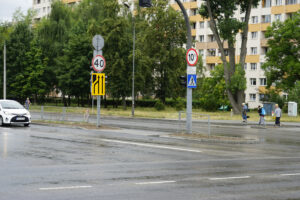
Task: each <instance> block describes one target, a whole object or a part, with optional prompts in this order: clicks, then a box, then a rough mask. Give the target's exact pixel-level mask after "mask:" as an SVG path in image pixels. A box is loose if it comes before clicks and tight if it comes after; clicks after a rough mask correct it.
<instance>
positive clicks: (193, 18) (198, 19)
mask: <svg viewBox="0 0 300 200" xmlns="http://www.w3.org/2000/svg"><path fill="white" fill-rule="evenodd" d="M190 21H191V22H203V21H205V19H204V18H203V17H202V16H201V15H193V16H190Z"/></svg>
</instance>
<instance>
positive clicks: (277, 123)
mask: <svg viewBox="0 0 300 200" xmlns="http://www.w3.org/2000/svg"><path fill="white" fill-rule="evenodd" d="M280 117H281V109H280V108H279V106H278V104H276V105H275V126H280Z"/></svg>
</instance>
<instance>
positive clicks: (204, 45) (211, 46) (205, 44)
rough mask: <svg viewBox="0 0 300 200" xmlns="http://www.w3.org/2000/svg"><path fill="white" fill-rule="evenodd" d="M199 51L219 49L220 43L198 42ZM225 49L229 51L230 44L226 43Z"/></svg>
mask: <svg viewBox="0 0 300 200" xmlns="http://www.w3.org/2000/svg"><path fill="white" fill-rule="evenodd" d="M196 48H197V49H218V48H219V46H218V43H217V42H197V43H196ZM224 48H225V49H228V42H227V41H225V42H224Z"/></svg>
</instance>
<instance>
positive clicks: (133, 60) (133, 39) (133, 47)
mask: <svg viewBox="0 0 300 200" xmlns="http://www.w3.org/2000/svg"><path fill="white" fill-rule="evenodd" d="M123 5H124V6H126V7H127V8H128V9H129V10H130V5H129V4H128V3H127V2H125V3H123ZM132 27H133V30H132V32H133V34H132V35H133V36H132V90H131V96H132V103H131V116H132V117H134V104H135V95H134V71H135V16H134V1H133V2H132Z"/></svg>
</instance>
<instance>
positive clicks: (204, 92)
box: [193, 65, 230, 110]
mask: <svg viewBox="0 0 300 200" xmlns="http://www.w3.org/2000/svg"><path fill="white" fill-rule="evenodd" d="M198 85H199V87H198V88H197V89H196V90H195V93H194V95H193V97H194V98H195V99H197V100H199V101H200V102H201V106H202V107H203V108H205V109H206V110H216V109H218V108H219V107H220V106H221V105H229V103H230V102H229V100H228V97H227V94H226V83H225V79H224V67H223V65H217V66H216V67H215V69H214V70H212V71H211V77H203V78H201V79H199V83H198Z"/></svg>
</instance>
